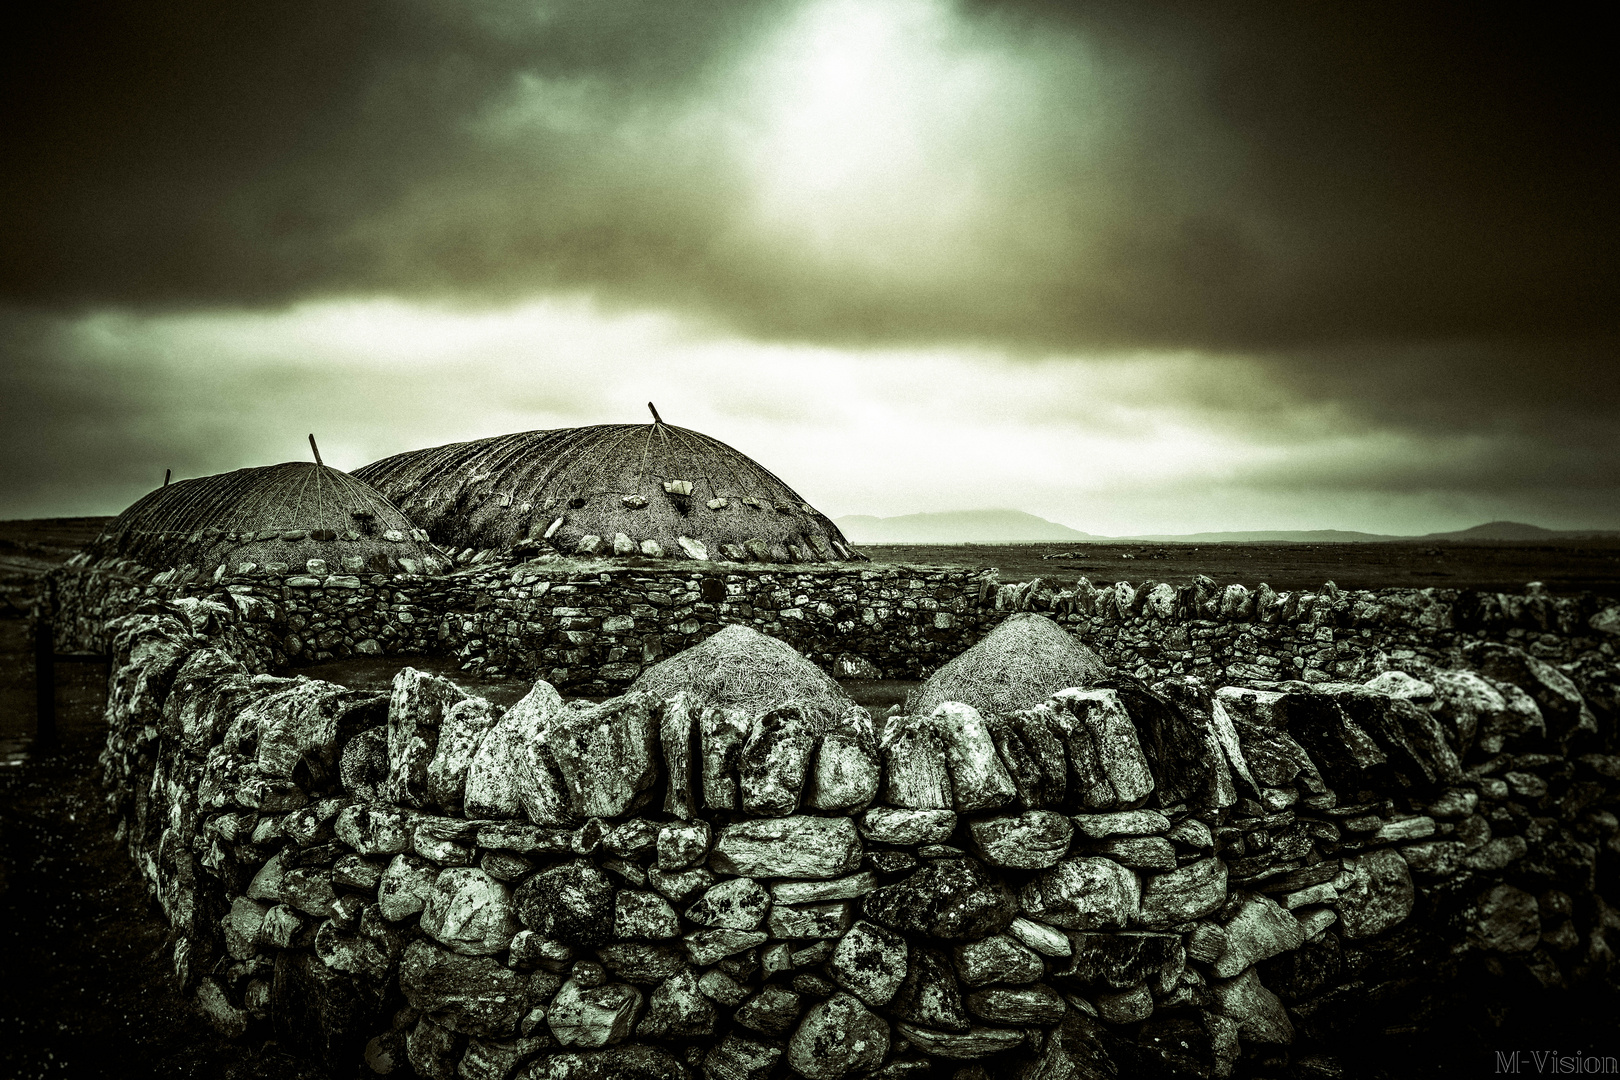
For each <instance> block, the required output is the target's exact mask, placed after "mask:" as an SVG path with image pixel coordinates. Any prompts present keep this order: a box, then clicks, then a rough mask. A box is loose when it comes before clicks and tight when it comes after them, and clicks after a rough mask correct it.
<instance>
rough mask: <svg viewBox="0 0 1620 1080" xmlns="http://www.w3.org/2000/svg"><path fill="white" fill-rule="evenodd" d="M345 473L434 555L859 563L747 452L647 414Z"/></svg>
mask: <svg viewBox="0 0 1620 1080" xmlns="http://www.w3.org/2000/svg"><path fill="white" fill-rule="evenodd" d="M656 415H657V414H656V413H654V416H655V417H656ZM355 475H356V476H358V477H360V478H361V479H363V480H366V481H368V482H370V483H372V484H375V485H376V486H377V489H378V490H379V491H381V492H382V493H383V494H384V495H386V496H387V497H388V498H390V499H392V500H394V502H395V503H397V504H398V505H399V507H400V509H401V510H403V511H404V512H405V514H406V516H408V517H409V518H410V519H411V520H412V521H413V522H415V523H416V524H417V525H419V526H420V527H422V528H423V529H426V530H427V531H428V534H429V535H431V536H432V537H433V539H434V541H435V542H437V543H439V544H441V545H442V546H444V547H445V548H446V549H447V550H464V549H469V548H470V549H473V550H477V551H482V550H485V549H493V550H496V551H506V550H510V549H511V548H513V547H516V546H517V545H519V544H523V543H525V542H533V543H540V542H549V544H550V545H551V546H552V547H555V548H556V549H557V550H558V551H562V552H564V553H567V554H580V555H614V554H618V555H654V556H657V555H663V556H670V557H674V558H700V559H701V558H710V559H730V560H733V561H739V562H740V561H743V560H748V559H752V560H755V561H758V562H836V561H843V560H846V559H858V558H861V556H860V555H857V554H855V553H854V552H852V551H851V550H850V548H849V544H848V541H846V540H845V539H844V535H843V533H841V532H839V530H838V526H836V525H834V524H833V523H832V522H831V521H830V520H828V519H827V517H826V516H824V515H823V514H821V513H820V512H818V511H817V510H816V509H815V508H814V507H812V506H811V505H810V504H808V503H806V502H805V501H804V500H803V499H802V498H800V496H799V494H798V493H797V492H795V491H794V490H793V489H792V488H790V487H788V486H787V485H786V484H784V483H783V482H782V481H781V480H779V479H777V478H776V477H775V476H774V475H772V474H771V473H770V472H769V471H767V470H766V469H764V468H763V467H761V466H760V465H759V464H758V463H756V462H755V461H753V460H752V459H751V458H749V457H748V456H747V455H745V454H741V453H738V452H737V451H736V450H733V449H732V448H731V447H729V446H727V445H726V444H725V443H723V442H720V441H719V440H718V439H711V438H709V437H708V436H707V435H701V434H699V433H698V432H695V431H688V430H687V429H685V428H678V427H671V426H670V425H668V424H665V423H663V422H661V421H657V420H655V421H654V422H653V423H651V424H601V425H597V426H594V427H582V428H563V429H560V430H557V431H526V432H521V433H519V434H515V435H497V436H495V437H494V438H489V439H479V440H477V441H476V442H467V443H453V444H451V445H449V446H440V447H435V448H433V449H429V450H413V451H409V452H407V453H403V454H395V455H394V456H393V457H390V458H384V459H383V460H381V461H377V462H373V463H372V464H370V465H367V466H365V467H364V468H362V469H359V470H357V471H356V473H355ZM593 538H594V539H593Z"/></svg>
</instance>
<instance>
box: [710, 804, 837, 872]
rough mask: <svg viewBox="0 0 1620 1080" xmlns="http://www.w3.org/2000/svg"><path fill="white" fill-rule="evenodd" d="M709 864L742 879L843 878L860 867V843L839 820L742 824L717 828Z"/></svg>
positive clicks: (791, 819) (793, 819)
mask: <svg viewBox="0 0 1620 1080" xmlns="http://www.w3.org/2000/svg"><path fill="white" fill-rule="evenodd" d="M709 864H710V866H711V867H712V868H713V869H714V870H716V871H717V872H719V873H722V874H736V875H739V876H742V877H765V878H773V877H783V878H833V877H841V876H843V875H844V874H848V873H852V872H853V871H855V870H856V869H858V868H859V867H860V864H861V840H860V837H859V836H858V835H857V834H856V832H855V823H854V822H853V821H851V820H850V819H849V818H843V817H839V818H821V817H806V816H802V815H799V816H794V817H785V818H769V819H766V820H762V821H742V822H737V823H735V824H731V825H727V826H725V827H724V828H723V829H721V830H720V837H719V839H717V840H716V841H715V844H714V852H713V853H712V854H711V855H710V857H709Z"/></svg>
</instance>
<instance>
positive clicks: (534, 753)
mask: <svg viewBox="0 0 1620 1080" xmlns="http://www.w3.org/2000/svg"><path fill="white" fill-rule="evenodd" d="M562 709H563V702H562V697H561V696H560V695H559V694H558V693H557V691H556V689H555V688H554V687H553V686H552V685H551V684H550V683H548V682H546V681H544V680H539V681H537V682H535V684H534V686H533V687H531V688H530V690H529V692H528V694H526V695H524V697H523V699H522V700H520V701H518V702H517V703H516V704H515V705H513V706H512V707H511V708H510V709H508V710H506V713H505V714H504V715H503V716H502V717H501V718H500V719H499V720H497V721H496V722H495V723H494V724H493V725H492V726H491V727H490V728H489V730H488V731H486V732H485V733H484V736H483V738H482V739H481V740H479V743H478V749H477V750H476V751H475V752H474V753H473V756H472V761H471V762H470V763H469V764H468V766H467V780H466V783H465V785H463V803H464V805H465V806H466V810H467V813H468V815H469V816H476V817H485V818H510V817H516V816H518V814H520V813H527V814H528V815H529V818H530V820H531V821H535V822H537V823H540V824H563V816H564V815H563V813H562V810H563V798H562V793H561V792H560V791H559V790H557V786H556V778H555V777H554V776H553V775H552V772H551V770H550V768H549V767H548V766H547V765H546V764H545V763H544V762H543V761H542V760H541V759H540V758H539V756H538V755H539V754H540V748H541V746H543V745H544V743H545V740H546V737H547V733H548V731H549V730H550V727H551V722H552V720H553V719H554V718H555V717H556V716H557V715H558V714H559V713H560V712H562Z"/></svg>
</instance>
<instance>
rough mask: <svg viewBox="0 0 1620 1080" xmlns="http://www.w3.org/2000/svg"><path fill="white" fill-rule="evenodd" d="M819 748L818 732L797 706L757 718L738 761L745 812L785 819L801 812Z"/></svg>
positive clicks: (739, 780)
mask: <svg viewBox="0 0 1620 1080" xmlns="http://www.w3.org/2000/svg"><path fill="white" fill-rule="evenodd" d="M815 746H816V737H815V729H814V727H813V725H812V724H811V722H810V720H809V719H807V718H806V717H805V715H804V712H803V710H802V709H800V708H799V707H798V706H797V705H787V706H785V707H783V708H780V709H772V710H771V711H769V712H765V713H762V714H760V715H759V716H756V717H755V718H754V721H753V723H752V724H751V725H750V728H749V732H748V740H747V742H745V743H744V744H743V749H742V753H741V754H740V755H738V758H737V785H738V791H739V793H740V794H741V796H742V809H743V811H744V812H745V813H748V814H752V815H763V816H769V817H783V816H786V815H788V814H791V813H793V812H794V811H795V810H797V809H798V808H799V797H800V795H801V794H802V793H803V791H804V784H805V778H806V775H807V774H808V772H809V769H810V757H811V754H812V753H813V752H814V750H815Z"/></svg>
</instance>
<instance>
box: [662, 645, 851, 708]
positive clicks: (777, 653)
mask: <svg viewBox="0 0 1620 1080" xmlns="http://www.w3.org/2000/svg"><path fill="white" fill-rule="evenodd" d="M630 690H631V692H632V693H633V692H635V691H637V690H644V691H646V692H647V693H649V694H653V695H656V696H657V697H659V698H660V699H663V700H666V701H667V700H669V699H670V698H672V697H674V696H675V695H676V694H678V693H680V692H681V691H683V690H684V691H685V692H686V693H687V694H689V695H690V696H691V699H692V707H693V708H694V709H707V708H720V709H738V710H741V711H743V712H745V713H747V714H748V715H750V716H758V715H759V714H760V713H764V712H769V711H770V710H772V709H779V708H781V707H782V706H784V705H787V704H788V703H790V702H796V703H798V704H799V705H800V706H801V707H802V708H803V709H804V711H805V713H806V714H807V715H810V716H813V717H815V718H818V719H820V720H822V721H823V722H831V721H832V720H834V719H836V718H838V717H840V716H842V715H844V714H845V713H847V712H849V711H850V710H851V709H853V708H855V703H854V702H853V701H851V700H850V698H849V695H848V694H845V693H844V690H843V687H841V686H839V685H838V684H837V683H836V682H834V681H833V678H832V676H830V675H828V674H827V673H826V672H825V671H822V670H821V669H820V668H818V667H816V665H814V664H812V663H811V662H810V661H809V660H806V659H805V658H804V657H803V656H802V655H801V654H800V653H799V651H798V650H797V649H795V648H794V647H793V646H791V645H789V644H788V643H787V642H785V641H779V640H777V639H776V638H773V637H769V636H767V635H765V634H762V633H760V632H759V631H758V630H755V629H753V628H751V627H747V626H728V627H726V628H725V629H724V630H721V631H720V632H719V633H718V634H715V635H714V636H713V637H711V638H709V639H708V640H707V641H704V642H702V643H700V644H697V645H694V646H692V647H691V648H690V649H687V650H686V651H685V652H681V653H678V654H676V655H675V656H672V657H670V658H669V659H668V660H665V661H664V662H663V663H661V664H657V665H655V666H653V667H650V668H648V669H647V670H646V671H644V672H642V673H641V677H640V678H639V679H637V680H636V681H635V684H634V685H632V686H631V687H630Z"/></svg>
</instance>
